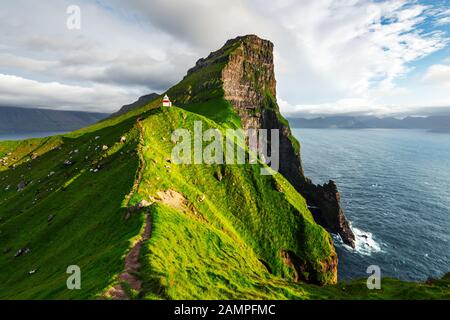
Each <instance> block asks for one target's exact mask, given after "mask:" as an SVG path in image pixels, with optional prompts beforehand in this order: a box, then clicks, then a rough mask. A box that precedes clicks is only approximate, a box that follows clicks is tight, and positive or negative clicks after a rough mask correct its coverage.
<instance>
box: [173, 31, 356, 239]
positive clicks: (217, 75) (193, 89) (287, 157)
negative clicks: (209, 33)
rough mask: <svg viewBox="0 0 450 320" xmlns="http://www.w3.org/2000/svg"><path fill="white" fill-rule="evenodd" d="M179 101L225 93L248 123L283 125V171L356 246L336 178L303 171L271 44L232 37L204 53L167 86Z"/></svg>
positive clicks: (318, 214) (321, 219)
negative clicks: (282, 107)
mask: <svg viewBox="0 0 450 320" xmlns="http://www.w3.org/2000/svg"><path fill="white" fill-rule="evenodd" d="M169 96H170V97H172V98H173V101H174V103H175V105H184V104H189V103H198V102H202V101H205V100H207V99H214V98H217V97H224V98H225V99H226V100H228V101H229V102H230V103H231V105H232V108H233V110H234V111H235V113H236V114H238V115H239V117H240V119H241V122H242V125H243V127H244V129H249V128H256V129H259V128H263V129H279V130H280V131H279V132H280V158H279V159H280V168H279V171H280V173H281V174H283V175H284V176H285V177H286V178H287V179H288V180H289V182H290V183H291V184H292V185H293V186H294V187H295V188H296V189H297V190H298V191H299V192H300V193H301V194H302V195H303V196H304V197H305V198H306V200H307V202H308V205H309V206H310V209H311V211H312V213H313V215H314V218H315V220H316V221H317V222H318V223H319V224H321V225H322V226H323V227H324V228H326V229H327V230H328V231H329V232H331V233H337V234H339V235H340V236H341V237H342V239H343V241H344V242H345V243H346V244H348V245H350V246H352V247H354V245H355V237H354V235H353V232H352V231H351V229H350V227H349V223H348V221H347V219H346V218H345V215H344V212H343V210H342V208H341V206H340V195H339V192H338V190H337V187H336V185H335V183H334V182H333V181H330V182H329V183H328V184H324V185H323V186H317V185H314V184H313V183H312V182H311V181H310V180H309V179H308V178H306V177H305V175H304V172H303V168H302V163H301V158H300V145H299V143H298V141H297V140H296V139H295V138H294V137H293V136H292V134H291V130H290V128H289V123H288V122H287V121H286V120H285V119H284V118H283V117H282V115H281V114H280V111H279V108H278V104H277V101H276V80H275V72H274V62H273V44H272V43H271V42H270V41H267V40H263V39H261V38H259V37H257V36H255V35H247V36H243V37H238V38H235V39H232V40H229V41H227V42H226V43H225V45H224V46H223V47H222V48H221V49H219V50H218V51H215V52H212V53H211V54H210V55H209V56H208V57H207V58H203V59H200V60H199V61H198V62H197V63H196V65H195V66H194V67H193V68H192V69H190V70H189V71H188V73H187V75H186V77H185V78H184V79H183V81H182V82H181V83H180V84H179V85H177V86H175V87H173V88H171V89H170V90H169Z"/></svg>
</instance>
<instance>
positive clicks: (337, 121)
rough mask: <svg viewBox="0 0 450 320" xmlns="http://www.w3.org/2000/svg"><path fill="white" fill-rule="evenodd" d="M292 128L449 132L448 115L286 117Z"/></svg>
mask: <svg viewBox="0 0 450 320" xmlns="http://www.w3.org/2000/svg"><path fill="white" fill-rule="evenodd" d="M287 119H288V121H289V123H290V125H291V127H293V128H317V129H319V128H320V129H323V128H329V129H369V128H373V129H376V128H379V129H425V130H430V131H433V132H449V133H450V115H449V116H429V117H406V118H402V119H398V118H394V117H386V118H378V117H373V116H330V117H317V118H312V119H306V118H297V117H288V118H287Z"/></svg>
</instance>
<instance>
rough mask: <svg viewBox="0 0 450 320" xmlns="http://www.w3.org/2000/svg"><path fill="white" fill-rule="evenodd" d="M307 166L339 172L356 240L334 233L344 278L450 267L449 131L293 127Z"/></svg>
mask: <svg viewBox="0 0 450 320" xmlns="http://www.w3.org/2000/svg"><path fill="white" fill-rule="evenodd" d="M293 134H294V135H295V136H296V137H297V139H298V140H299V141H300V142H301V145H302V160H303V165H304V170H305V174H306V175H307V176H308V177H310V178H311V179H312V180H313V181H314V182H315V183H324V182H327V181H328V180H329V179H332V180H335V181H336V183H337V185H338V188H339V190H340V192H341V196H342V200H341V202H342V206H343V208H344V211H345V214H346V216H347V218H348V219H349V220H350V222H351V225H352V229H353V231H354V232H355V234H356V236H357V248H356V250H353V249H352V248H350V247H348V246H346V245H343V244H342V241H341V240H340V239H339V237H338V236H334V242H335V246H336V250H337V252H338V256H339V278H340V279H355V278H362V277H367V276H368V274H367V273H366V270H367V267H368V266H370V265H378V266H379V267H380V268H381V275H382V276H383V277H395V278H399V279H402V280H408V281H423V280H426V279H427V278H429V277H434V278H436V277H442V275H443V274H444V273H447V272H450V134H438V133H430V132H427V131H421V130H389V129H367V130H365V129H363V130H340V129H293Z"/></svg>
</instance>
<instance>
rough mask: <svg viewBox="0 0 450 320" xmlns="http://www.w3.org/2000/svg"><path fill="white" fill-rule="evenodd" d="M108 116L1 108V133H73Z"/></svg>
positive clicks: (77, 112) (90, 113) (78, 112)
mask: <svg viewBox="0 0 450 320" xmlns="http://www.w3.org/2000/svg"><path fill="white" fill-rule="evenodd" d="M107 116H108V114H107V113H92V112H82V111H57V110H48V109H28V108H18V107H1V106H0V133H22V132H50V131H54V132H56V131H73V130H77V129H80V128H83V127H86V126H88V125H91V124H93V123H95V122H97V121H99V120H101V119H104V118H106V117H107Z"/></svg>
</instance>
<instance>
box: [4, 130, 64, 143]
mask: <svg viewBox="0 0 450 320" xmlns="http://www.w3.org/2000/svg"><path fill="white" fill-rule="evenodd" d="M63 133H65V132H53V131H50V132H28V133H8V134H2V133H0V141H5V140H23V139H30V138H43V137H49V136H54V135H57V134H63Z"/></svg>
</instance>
